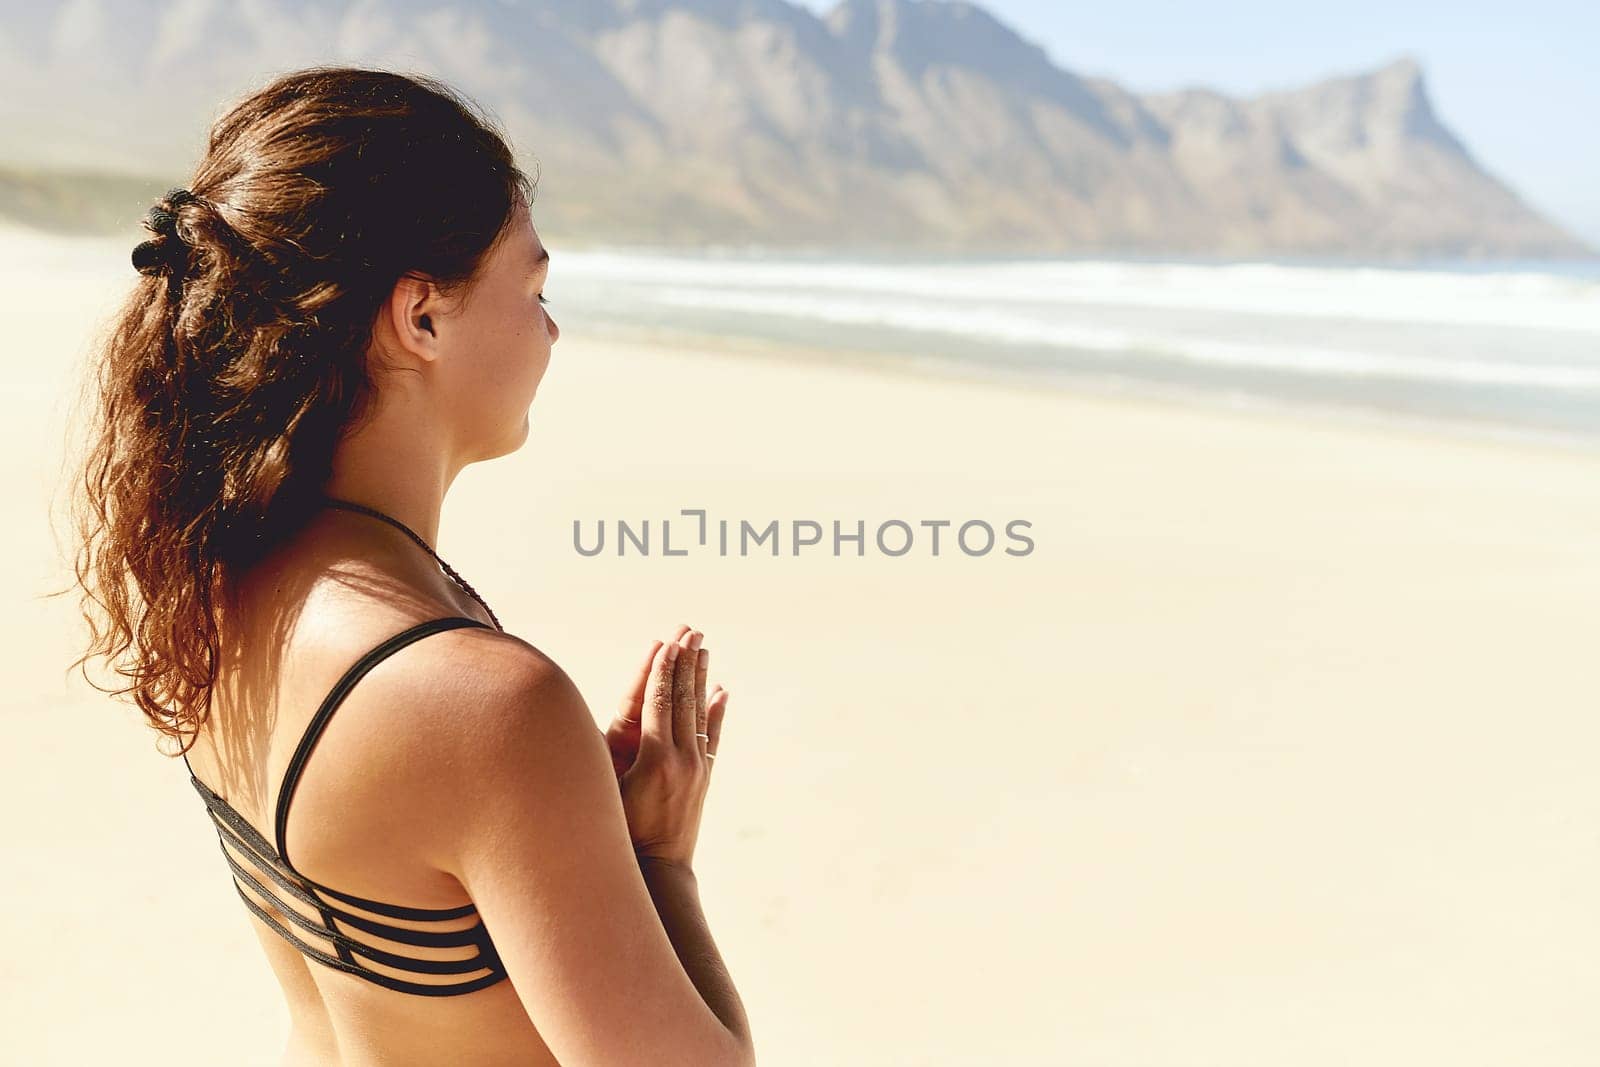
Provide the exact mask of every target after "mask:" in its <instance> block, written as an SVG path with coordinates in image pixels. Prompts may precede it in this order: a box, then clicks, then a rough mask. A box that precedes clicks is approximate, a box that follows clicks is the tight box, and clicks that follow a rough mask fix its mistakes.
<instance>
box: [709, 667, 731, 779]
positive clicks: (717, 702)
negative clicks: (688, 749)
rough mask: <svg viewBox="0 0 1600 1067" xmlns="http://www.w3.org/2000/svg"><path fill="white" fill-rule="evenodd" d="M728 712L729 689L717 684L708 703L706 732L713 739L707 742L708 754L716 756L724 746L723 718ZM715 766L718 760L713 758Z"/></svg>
mask: <svg viewBox="0 0 1600 1067" xmlns="http://www.w3.org/2000/svg"><path fill="white" fill-rule="evenodd" d="M727 712H728V691H727V690H726V689H724V688H722V686H720V685H719V686H717V688H716V690H715V691H714V692H713V693H712V694H711V700H710V702H709V703H708V704H707V705H706V733H708V734H710V735H711V740H709V741H707V742H706V755H708V756H714V755H716V754H717V751H718V749H719V748H721V746H722V718H723V716H724V715H726V714H727ZM711 765H712V766H713V767H714V766H716V761H715V760H713V761H712V764H711Z"/></svg>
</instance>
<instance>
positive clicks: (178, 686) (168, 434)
mask: <svg viewBox="0 0 1600 1067" xmlns="http://www.w3.org/2000/svg"><path fill="white" fill-rule="evenodd" d="M536 181H537V177H536V176H535V178H533V179H530V178H529V177H528V176H527V175H526V174H525V173H524V172H523V171H522V170H521V169H519V168H518V166H517V165H516V162H515V157H514V153H513V152H512V150H511V148H510V147H509V146H508V143H507V139H506V138H505V136H504V134H503V133H502V132H501V131H500V130H499V128H498V125H497V124H496V123H495V121H494V120H493V119H491V118H490V117H488V115H487V114H486V113H484V112H483V111H482V110H481V109H480V108H478V107H477V106H476V105H475V104H473V103H472V102H470V101H469V100H467V99H466V98H465V97H463V96H462V95H460V94H459V93H457V92H456V91H455V90H453V89H451V88H449V87H448V86H446V85H445V84H443V83H441V82H439V81H437V80H435V79H432V78H429V77H426V76H422V75H417V74H399V73H395V72H391V71H385V70H378V69H369V68H357V67H333V66H317V67H310V68H306V69H302V70H297V71H293V72H291V73H288V74H283V75H281V76H278V77H277V78H275V79H274V80H272V81H271V82H270V83H269V84H267V85H266V86H265V87H263V88H261V89H259V90H258V91H255V92H253V93H251V94H250V95H248V96H246V97H245V98H243V99H242V100H240V101H238V102H237V103H235V104H234V105H233V106H232V107H230V108H229V109H228V110H227V111H226V112H225V113H224V114H223V115H222V116H221V117H220V118H219V119H218V120H217V121H216V122H215V123H214V124H213V126H212V128H211V131H210V137H209V139H208V142H207V146H206V151H205V155H204V158H203V159H202V160H201V161H200V164H199V166H198V167H197V169H196V170H195V173H194V177H193V179H192V181H191V183H190V185H189V186H188V190H187V191H188V192H189V193H191V194H192V196H183V195H178V196H175V197H168V198H164V199H163V200H162V201H161V202H160V204H159V205H158V206H159V209H160V210H161V211H165V212H169V213H170V215H171V216H172V217H171V219H167V218H165V217H164V216H162V215H160V214H159V213H157V212H153V213H152V217H153V218H155V219H156V220H157V221H156V222H155V223H154V224H152V222H151V221H149V220H148V219H147V221H146V224H145V225H146V227H147V228H150V229H151V231H152V232H153V233H155V234H156V236H155V238H153V241H154V244H155V249H154V250H152V249H151V248H149V247H142V248H141V249H140V251H139V252H137V253H136V255H135V263H136V265H137V266H139V268H140V274H141V278H140V280H139V281H137V282H136V283H135V284H134V287H133V291H132V292H131V293H130V295H129V296H128V298H127V300H126V301H125V303H124V304H123V305H122V306H121V308H120V309H119V310H118V311H117V313H116V314H115V315H114V316H113V317H112V319H111V321H110V323H109V324H108V326H107V327H106V329H105V332H103V333H102V334H101V335H100V336H101V338H102V340H101V341H99V342H98V343H97V344H96V346H95V348H94V349H93V362H92V364H91V366H90V368H89V372H88V375H87V377H88V379H89V380H88V381H86V382H85V388H84V391H85V393H89V392H91V391H92V392H93V394H94V396H93V398H92V399H91V400H90V401H89V403H90V404H91V405H92V410H93V416H92V418H91V420H90V423H89V427H88V430H89V433H88V441H87V447H86V450H85V453H84V459H83V463H82V470H81V490H82V492H81V494H79V493H78V491H77V487H75V488H74V499H73V514H74V517H75V520H76V526H75V530H74V539H73V543H74V544H75V545H76V546H77V548H76V551H77V559H76V562H75V565H74V572H75V576H76V586H75V587H74V586H69V587H68V589H65V590H61V591H60V592H68V591H71V589H72V588H81V590H82V600H83V617H84V619H85V621H86V622H87V623H88V627H89V633H90V641H89V648H88V650H87V651H86V652H85V653H84V654H83V655H82V656H79V657H78V658H77V659H76V660H74V661H73V662H72V663H71V664H70V665H69V666H68V668H67V669H68V670H69V671H70V670H72V669H73V668H74V667H76V668H82V667H83V666H84V665H85V664H86V663H87V661H88V660H89V659H90V658H91V657H94V656H102V657H105V659H106V660H107V661H110V662H113V664H114V666H115V668H116V670H117V672H118V673H119V674H120V675H121V676H123V677H124V678H127V679H130V680H131V684H129V685H127V686H124V687H122V688H118V689H107V688H104V687H101V686H98V685H95V683H94V682H93V680H91V679H89V677H88V674H87V673H84V678H85V680H87V681H89V684H90V685H93V686H95V688H97V689H100V690H101V691H102V692H106V693H110V694H112V695H115V696H120V695H122V694H125V693H128V692H132V693H133V701H134V703H135V704H136V705H137V706H138V707H139V709H140V710H141V711H142V712H143V714H144V717H145V719H146V720H147V721H148V723H149V724H150V725H151V726H153V727H154V728H155V729H156V730H158V731H159V732H160V733H161V734H162V735H165V736H168V737H172V738H175V739H176V740H177V742H178V744H179V746H180V749H179V751H181V752H187V751H188V748H189V747H190V746H191V745H193V743H194V735H196V734H197V733H198V731H199V730H200V728H201V727H202V726H203V725H204V723H205V721H206V719H207V717H208V716H209V714H210V711H211V697H212V687H213V684H214V682H215V680H216V672H217V667H218V663H219V654H220V641H219V618H218V612H219V611H220V610H222V609H224V608H225V607H226V605H227V604H228V603H229V599H228V598H229V596H230V595H231V586H230V579H231V578H232V577H234V576H236V575H238V574H239V573H241V572H242V571H243V570H244V569H245V568H247V567H249V566H250V564H251V563H252V562H254V561H256V560H258V559H259V558H260V557H261V556H262V555H264V554H265V552H266V550H267V549H269V548H271V547H272V546H273V545H274V544H277V543H280V542H281V541H282V540H283V539H284V538H285V537H287V536H288V535H289V534H291V533H292V532H294V531H295V530H296V529H297V528H299V527H300V526H301V525H302V524H303V523H304V522H306V521H307V520H308V519H309V518H310V517H311V514H312V512H313V511H314V510H315V509H316V507H317V506H318V502H319V500H320V497H321V493H322V487H323V486H324V485H325V484H326V482H327V480H328V478H329V476H330V474H331V471H332V459H333V451H334V447H335V445H336V444H337V443H338V441H339V439H340V438H341V436H343V435H344V434H345V433H346V432H348V431H350V430H353V429H355V428H356V427H357V426H358V424H359V422H360V420H361V419H362V418H363V416H364V415H365V414H366V413H367V412H368V410H369V408H370V400H371V396H372V389H373V380H374V375H375V373H376V374H381V373H383V372H386V371H387V370H389V369H390V368H388V367H386V366H383V365H381V364H382V361H381V360H379V359H374V363H377V364H379V365H378V366H375V367H374V366H369V363H368V352H369V348H370V346H371V343H372V333H373V328H374V323H375V320H376V317H377V314H378V311H379V309H380V308H381V306H382V304H383V302H384V301H385V300H386V299H387V297H388V296H389V294H390V293H391V292H392V291H393V288H394V285H395V284H396V282H398V281H399V280H400V279H401V278H403V277H419V278H425V279H427V280H430V281H432V282H434V283H435V284H436V285H437V286H438V287H439V289H440V291H441V292H442V293H443V294H444V295H445V296H446V297H450V296H452V295H454V294H456V293H458V292H460V291H462V290H464V289H467V288H470V286H471V284H472V283H473V281H475V280H476V278H477V276H478V272H479V269H480V267H481V266H482V264H483V263H484V262H485V260H486V259H487V256H488V253H489V252H490V251H491V250H492V249H493V248H494V247H495V246H496V245H497V244H498V243H499V241H500V240H501V238H502V237H503V236H504V234H505V233H506V232H508V231H509V230H510V228H511V227H510V224H511V222H512V219H513V218H514V212H515V211H516V210H518V209H519V207H520V206H521V205H523V204H531V203H532V200H533V195H534V186H535V184H536ZM174 192H177V190H174ZM152 251H154V253H156V254H152ZM154 264H160V266H159V267H155V266H153V265H154ZM57 595H59V593H58V594H57ZM96 606H98V609H99V611H100V612H101V613H103V615H104V618H105V622H104V625H103V626H102V625H100V623H99V621H98V620H97V618H96V613H95V611H94V610H93V609H94V608H95V607H96ZM130 650H131V651H130ZM186 734H187V735H189V739H188V742H187V743H185V735H186ZM171 754H172V755H176V754H177V753H171Z"/></svg>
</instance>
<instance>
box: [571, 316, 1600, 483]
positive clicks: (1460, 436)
mask: <svg viewBox="0 0 1600 1067" xmlns="http://www.w3.org/2000/svg"><path fill="white" fill-rule="evenodd" d="M584 328H585V330H586V334H585V339H586V340H589V341H591V342H594V343H601V344H606V343H611V342H616V343H619V344H654V345H660V346H662V347H664V348H671V349H674V350H677V351H684V352H705V353H707V354H722V355H738V356H752V355H753V356H757V357H759V358H762V359H767V360H772V361H774V362H778V363H785V364H795V365H801V366H805V365H823V366H827V367H829V368H833V369H842V370H845V371H859V372H861V373H864V374H869V375H872V376H874V377H879V378H888V379H900V380H912V381H947V382H959V383H962V384H965V385H976V386H981V387H984V388H987V389H995V390H999V391H1001V392H1007V393H1013V394H1022V395H1037V394H1038V393H1040V392H1042V391H1045V392H1050V393H1054V394H1058V395H1060V396H1063V397H1066V398H1076V399H1082V400H1087V401H1098V402H1105V403H1112V404H1129V405H1134V406H1137V407H1142V408H1147V407H1152V406H1153V407H1157V408H1169V409H1175V410H1180V411H1185V412H1190V413H1198V414H1201V415H1215V416H1219V417H1223V418H1241V417H1242V418H1245V419H1251V420H1255V419H1260V420H1264V421H1266V422H1269V423H1271V424H1272V425H1284V424H1288V425H1289V426H1290V427H1305V428H1327V429H1332V430H1335V431H1349V432H1357V433H1363V434H1369V435H1370V434H1379V435H1393V436H1396V437H1399V438H1401V439H1405V440H1416V441H1429V442H1432V441H1437V442H1443V443H1449V444H1459V445H1483V446H1487V447H1490V448H1495V449H1502V448H1506V447H1511V448H1516V449H1527V450H1530V451H1533V452H1550V453H1554V454H1556V455H1562V456H1569V457H1572V458H1578V459H1594V460H1600V435H1596V436H1593V437H1590V436H1585V435H1582V434H1565V433H1559V432H1556V431H1547V430H1538V429H1532V428H1527V427H1518V426H1508V425H1505V424H1502V423H1497V422H1491V421H1488V420H1468V419H1451V418H1444V417H1437V416H1428V415H1419V414H1414V413H1408V412H1399V411H1387V410H1383V409H1378V408H1366V407H1357V406H1354V405H1342V404H1323V403H1316V402H1313V401H1303V402H1302V401H1285V400H1278V399H1275V398H1272V397H1267V396H1261V395H1258V394H1250V393H1242V392H1232V393H1223V392H1220V391H1216V390H1210V389H1204V388H1185V387H1183V386H1179V385H1167V384H1162V383H1157V382H1151V381H1145V380H1139V379H1133V378H1093V377H1089V376H1084V377H1082V378H1080V379H1078V380H1075V381H1071V382H1068V381H1063V380H1060V379H1056V378H1052V379H1048V380H1040V379H1033V378H1029V377H1028V376H1027V375H1026V374H1025V373H1023V372H1015V373H1012V372H1008V371H1007V370H1005V369H1004V368H1000V369H995V370H985V369H983V368H981V367H980V366H979V365H977V364H972V363H963V362H961V361H958V360H954V359H918V358H914V357H905V356H901V355H897V354H894V353H886V352H880V351H875V350H873V349H866V348H849V347H844V346H832V347H829V348H822V347H820V346H816V345H810V344H804V343H801V342H795V341H772V340H768V339H766V338H761V337H754V336H751V335H747V334H719V333H703V332H700V331H695V330H687V329H678V328H674V327H662V326H656V327H642V326H633V325H630V324H625V323H612V322H605V321H589V322H586V323H585V324H584Z"/></svg>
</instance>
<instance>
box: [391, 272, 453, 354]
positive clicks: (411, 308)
mask: <svg viewBox="0 0 1600 1067" xmlns="http://www.w3.org/2000/svg"><path fill="white" fill-rule="evenodd" d="M440 305H441V300H440V294H439V289H438V287H437V286H435V285H434V284H433V283H432V282H430V281H427V280H425V279H421V278H416V277H413V276H410V275H407V276H405V277H402V278H401V279H400V280H398V281H397V282H395V284H394V290H393V292H391V293H390V294H389V300H388V302H387V303H386V304H385V305H384V316H385V318H386V319H387V320H388V323H389V327H390V329H391V330H392V331H393V333H394V336H395V341H396V343H397V344H398V345H399V346H400V347H401V348H402V349H404V350H405V351H407V352H411V353H413V354H414V355H416V356H417V357H419V358H421V359H426V360H431V359H433V358H434V357H435V355H436V354H437V350H438V343H439V331H438V319H439V308H440Z"/></svg>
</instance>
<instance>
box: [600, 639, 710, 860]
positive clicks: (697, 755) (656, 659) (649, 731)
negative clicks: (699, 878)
mask: <svg viewBox="0 0 1600 1067" xmlns="http://www.w3.org/2000/svg"><path fill="white" fill-rule="evenodd" d="M702 640H703V635H702V634H701V633H700V631H698V630H694V629H691V628H690V627H689V626H687V625H680V626H679V627H678V629H677V632H676V633H674V634H673V636H672V638H671V639H670V640H668V641H665V642H663V641H655V642H652V643H651V646H650V654H649V656H648V657H647V658H646V659H645V662H644V664H643V665H642V666H641V667H640V669H639V674H638V676H637V678H635V680H634V683H633V685H632V686H631V687H630V689H629V691H628V693H627V694H626V695H624V696H623V698H622V703H621V707H620V708H619V709H618V712H617V715H616V717H615V718H614V719H613V720H612V722H611V725H610V726H608V727H607V728H606V731H605V738H606V747H607V748H609V749H610V750H611V764H612V768H613V769H614V770H615V771H616V774H617V784H618V787H619V788H620V789H621V790H622V806H623V810H624V812H625V813H626V815H627V818H628V832H629V835H630V836H631V837H632V838H633V844H634V850H635V851H636V852H637V853H638V854H639V856H640V858H641V859H653V860H657V861H660V862H666V863H674V864H678V865H680V866H683V867H685V868H690V869H692V861H693V856H694V846H695V842H696V839H697V838H698V836H699V832H700V812H701V810H702V808H703V807H704V804H705V797H706V790H707V788H708V787H709V785H710V777H711V767H712V765H713V762H714V760H715V759H716V753H717V747H718V740H719V739H720V737H721V735H722V720H723V716H724V714H725V713H726V711H727V708H728V691H727V690H726V689H724V688H723V687H722V686H721V685H720V684H719V685H717V686H715V687H713V689H712V690H711V693H710V694H709V696H708V695H707V693H706V670H707V667H708V665H709V663H710V659H711V650H710V649H707V648H703V647H701V645H702Z"/></svg>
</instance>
